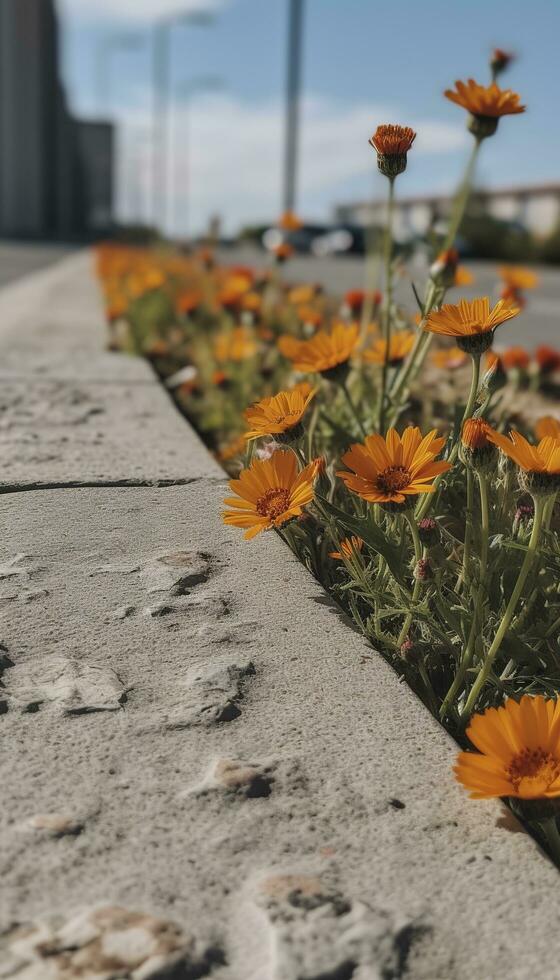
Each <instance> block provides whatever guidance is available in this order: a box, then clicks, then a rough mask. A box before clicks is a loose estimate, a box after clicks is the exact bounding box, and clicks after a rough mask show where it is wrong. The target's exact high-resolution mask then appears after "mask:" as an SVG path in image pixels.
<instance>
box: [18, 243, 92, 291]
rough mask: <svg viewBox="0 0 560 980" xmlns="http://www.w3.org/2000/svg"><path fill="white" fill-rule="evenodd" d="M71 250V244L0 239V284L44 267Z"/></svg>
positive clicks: (72, 248)
mask: <svg viewBox="0 0 560 980" xmlns="http://www.w3.org/2000/svg"><path fill="white" fill-rule="evenodd" d="M73 251H75V246H72V245H59V244H50V243H43V242H32V243H31V242H10V241H0V286H7V285H8V283H10V282H15V280H16V279H21V277H22V276H26V275H28V274H29V273H31V272H37V270H38V269H44V268H46V267H47V266H49V265H52V264H53V262H58V260H59V259H62V258H64V256H65V255H69V254H70V252H73Z"/></svg>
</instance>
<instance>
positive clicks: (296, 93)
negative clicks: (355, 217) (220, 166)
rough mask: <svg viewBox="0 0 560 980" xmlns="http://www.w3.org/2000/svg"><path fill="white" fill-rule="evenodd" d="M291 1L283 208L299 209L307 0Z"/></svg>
mask: <svg viewBox="0 0 560 980" xmlns="http://www.w3.org/2000/svg"><path fill="white" fill-rule="evenodd" d="M288 2H289V21H288V72H287V84H286V136H285V156H284V191H283V210H284V211H295V210H296V183H297V166H298V151H299V111H300V91H301V63H302V38H303V9H304V3H305V0H288Z"/></svg>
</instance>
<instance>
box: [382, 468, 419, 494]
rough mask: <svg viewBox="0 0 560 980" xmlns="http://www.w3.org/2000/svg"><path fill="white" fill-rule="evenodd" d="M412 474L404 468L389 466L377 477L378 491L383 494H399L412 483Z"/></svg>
mask: <svg viewBox="0 0 560 980" xmlns="http://www.w3.org/2000/svg"><path fill="white" fill-rule="evenodd" d="M410 479H411V477H410V472H409V471H408V470H407V469H405V467H404V466H388V467H387V469H386V470H383V472H382V473H380V474H379V475H378V477H377V489H378V490H381V492H382V493H398V491H399V490H404V488H405V487H407V486H408V485H409V483H410Z"/></svg>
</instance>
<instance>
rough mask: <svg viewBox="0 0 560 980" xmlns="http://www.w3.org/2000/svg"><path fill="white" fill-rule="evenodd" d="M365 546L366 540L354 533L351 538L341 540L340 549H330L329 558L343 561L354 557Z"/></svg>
mask: <svg viewBox="0 0 560 980" xmlns="http://www.w3.org/2000/svg"><path fill="white" fill-rule="evenodd" d="M363 547H364V542H363V541H362V539H361V538H358V537H357V536H356V535H355V534H353V535H352V537H351V538H343V539H342V541H341V542H340V551H329V558H335V559H337V560H338V561H343V559H344V558H346V559H349V558H353V557H354V555H355V554H356V553H357V552H358V551H361V550H362V548H363Z"/></svg>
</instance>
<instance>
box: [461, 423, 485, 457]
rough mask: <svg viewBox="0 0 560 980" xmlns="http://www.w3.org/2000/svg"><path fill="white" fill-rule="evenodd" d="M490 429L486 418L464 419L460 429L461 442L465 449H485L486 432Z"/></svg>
mask: <svg viewBox="0 0 560 980" xmlns="http://www.w3.org/2000/svg"><path fill="white" fill-rule="evenodd" d="M492 431H493V430H492V426H491V425H489V423H488V422H487V421H486V419H480V418H471V419H465V421H464V422H463V428H462V430H461V442H462V444H463V446H464V447H465V449H471V450H476V449H486V448H487V447H488V445H489V441H488V433H489V432H492Z"/></svg>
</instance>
